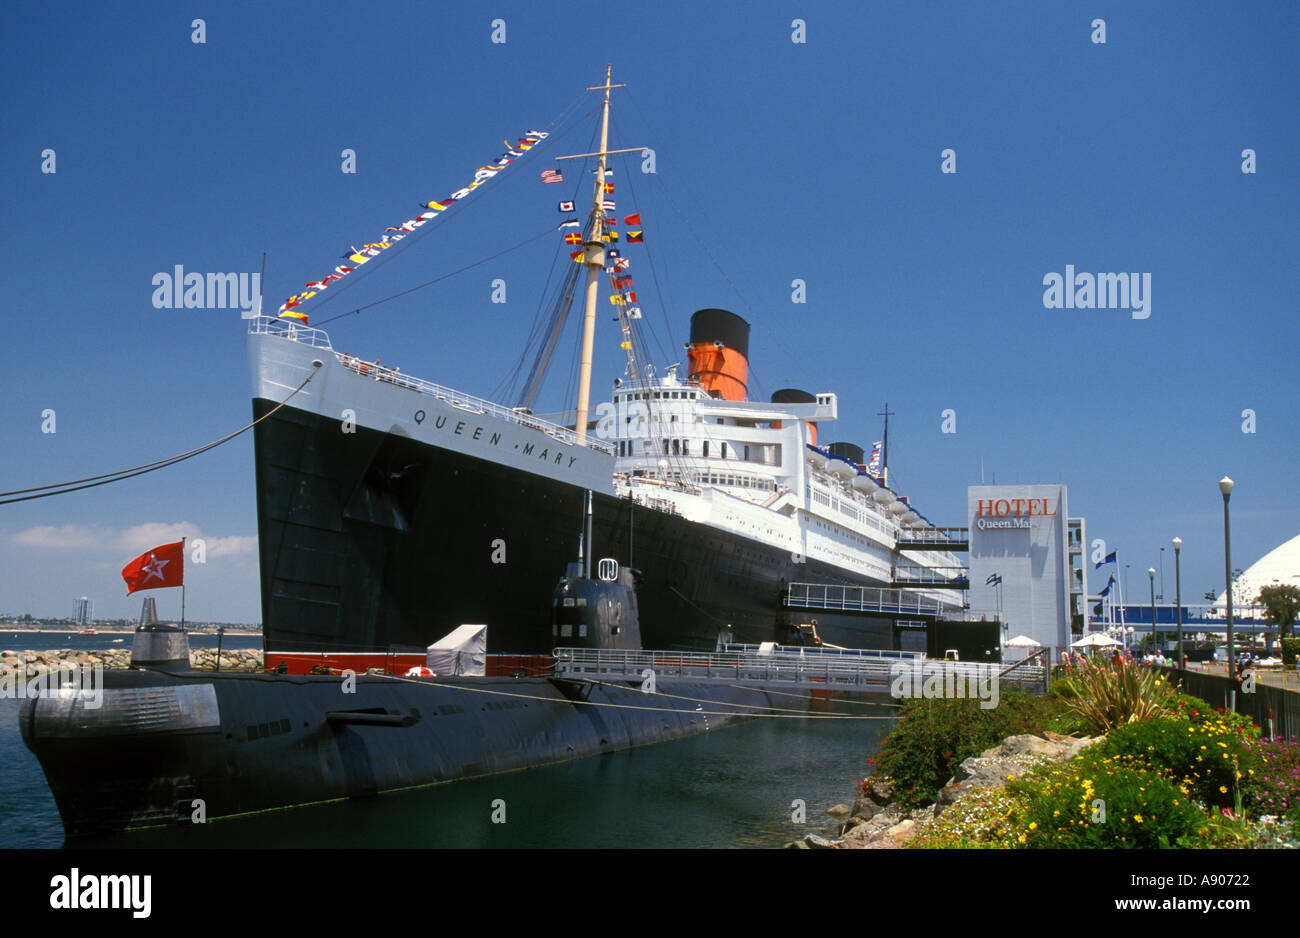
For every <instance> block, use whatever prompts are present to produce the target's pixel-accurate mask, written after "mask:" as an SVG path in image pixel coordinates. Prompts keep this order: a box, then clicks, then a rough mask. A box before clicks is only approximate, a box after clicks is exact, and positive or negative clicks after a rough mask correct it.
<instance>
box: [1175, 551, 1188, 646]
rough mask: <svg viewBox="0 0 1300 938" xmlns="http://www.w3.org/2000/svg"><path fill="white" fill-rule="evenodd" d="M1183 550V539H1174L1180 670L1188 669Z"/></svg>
mask: <svg viewBox="0 0 1300 938" xmlns="http://www.w3.org/2000/svg"><path fill="white" fill-rule="evenodd" d="M1182 549H1183V539H1182V538H1181V537H1176V538H1174V607H1175V609H1176V610H1177V613H1176V614H1177V616H1178V668H1179V670H1180V671H1183V670H1186V669H1187V656H1186V654H1184V652H1183V580H1182V575H1181V573H1180V571H1179V567H1178V556H1179V554H1178V552H1179V551H1180V550H1182Z"/></svg>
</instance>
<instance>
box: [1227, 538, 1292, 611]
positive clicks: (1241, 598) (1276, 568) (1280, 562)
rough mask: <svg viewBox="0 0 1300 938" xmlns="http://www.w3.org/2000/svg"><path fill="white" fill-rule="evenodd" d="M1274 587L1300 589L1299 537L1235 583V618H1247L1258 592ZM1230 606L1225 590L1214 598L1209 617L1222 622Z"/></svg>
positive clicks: (1253, 564)
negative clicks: (1244, 615) (1264, 587)
mask: <svg viewBox="0 0 1300 938" xmlns="http://www.w3.org/2000/svg"><path fill="white" fill-rule="evenodd" d="M1273 583H1286V584H1290V585H1291V586H1300V534H1297V535H1296V536H1295V537H1293V538H1291V540H1289V541H1286V542H1284V543H1282V544H1280V545H1279V546H1277V547H1274V548H1273V549H1272V550H1270V551H1269V552H1268V553H1267V554H1265V555H1264V556H1263V557H1260V558H1259V559H1258V560H1256V561H1255V562H1254V563H1252V564H1251V565H1250V566H1249V567H1247V568H1246V570H1245V571H1243V572H1242V574H1241V576H1239V577H1237V579H1236V580H1234V581H1233V589H1232V609H1233V617H1234V618H1235V617H1237V616H1241V615H1243V614H1245V612H1246V611H1247V609H1248V608H1249V607H1250V606H1251V604H1253V603H1254V601H1255V597H1256V596H1258V595H1259V588H1260V587H1261V586H1270V585H1272V584H1273ZM1227 602H1228V592H1227V590H1224V591H1223V592H1221V593H1220V594H1219V595H1218V596H1217V597H1216V598H1215V600H1214V608H1213V609H1211V610H1210V611H1209V614H1208V617H1209V618H1219V619H1222V618H1223V617H1224V611H1225V608H1226V604H1227Z"/></svg>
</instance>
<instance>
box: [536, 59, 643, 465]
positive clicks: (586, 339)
mask: <svg viewBox="0 0 1300 938" xmlns="http://www.w3.org/2000/svg"><path fill="white" fill-rule="evenodd" d="M613 71H614V67H613V66H612V65H606V66H605V84H603V85H595V86H593V87H590V88H588V89H587V90H588V91H604V92H605V106H604V109H603V111H602V113H601V119H600V150H598V151H597V152H595V153H578V154H574V155H572V156H559V157H556V159H557V160H576V159H582V158H584V157H590V156H594V157H596V158H597V164H596V185H595V187H594V191H593V192H592V197H591V231H590V232H589V233H588V235H587V240H586V241H585V242H584V243H583V252H584V255H585V256H584V258H583V263H584V264H585V265H586V266H587V298H586V304H585V306H584V310H583V318H582V359H581V362H580V364H579V370H578V412H577V419H576V422H575V427H574V429H575V430H576V431H577V436H578V445H579V446H585V445H586V443H587V420H588V415H589V414H590V412H591V361H592V353H593V349H594V347H595V344H596V296H597V293H598V292H599V288H600V275H601V272H602V271H604V269H605V241H604V234H605V210H604V207H603V203H604V198H603V197H604V194H605V168H606V165H607V158H608V157H609V156H610V154H612V153H635V152H636V151H638V150H644V149H645V147H628V148H627V149H623V150H610V149H609V93H610V91H611V90H612V89H614V88H622V87H624V86H623V85H621V84H619V85H615V84H612V83H611V81H610V78H611V76H612V74H613Z"/></svg>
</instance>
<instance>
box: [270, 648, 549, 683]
mask: <svg viewBox="0 0 1300 938" xmlns="http://www.w3.org/2000/svg"><path fill="white" fill-rule="evenodd" d="M265 661H266V669H267V670H268V671H274V670H276V669H277V668H278V667H279V666H280V664H281V663H283V664H284V666H285V667H286V668H287V669H288V673H289V674H310V673H311V670H312V668H316V667H326V668H329V669H330V671H331V672H333V673H338V672H342V671H346V670H351V671H353V672H354V673H356V674H365V673H366V671H367V670H369V669H370V668H379V669H381V670H382V671H385V672H387V673H388V674H405V673H406V672H407V671H409V670H410V669H411V668H420V667H424V663H425V656H424V654H422V653H420V652H410V653H405V654H384V653H382V652H371V653H334V654H320V653H319V652H315V653H313V652H309V651H268V652H267V653H266V655H265ZM554 668H555V659H554V658H552V657H551V656H550V655H488V656H487V658H486V671H487V676H488V677H510V676H511V675H515V674H518V673H520V672H522V673H523V674H524V675H525V676H529V677H531V676H534V675H538V674H550V673H551V671H552V670H554Z"/></svg>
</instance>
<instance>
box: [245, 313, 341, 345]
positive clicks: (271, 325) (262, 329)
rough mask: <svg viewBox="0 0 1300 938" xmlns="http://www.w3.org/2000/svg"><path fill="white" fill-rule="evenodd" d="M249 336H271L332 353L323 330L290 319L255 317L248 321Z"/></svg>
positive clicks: (328, 340)
mask: <svg viewBox="0 0 1300 938" xmlns="http://www.w3.org/2000/svg"><path fill="white" fill-rule="evenodd" d="M248 333H249V335H273V336H278V337H279V338H281V339H288V340H289V341H290V342H301V343H302V344H303V345H310V346H311V347H312V348H322V349H328V350H329V351H331V352H332V351H334V346H332V345H330V337H329V335H328V334H327V333H326V332H325V330H324V329H313V328H311V327H310V326H304V325H302V324H301V323H298V322H294V321H293V320H292V319H276V318H275V317H273V316H257V317H254V318H253V319H250V320H249V321H248Z"/></svg>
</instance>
